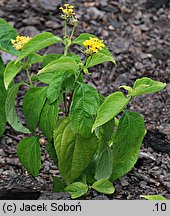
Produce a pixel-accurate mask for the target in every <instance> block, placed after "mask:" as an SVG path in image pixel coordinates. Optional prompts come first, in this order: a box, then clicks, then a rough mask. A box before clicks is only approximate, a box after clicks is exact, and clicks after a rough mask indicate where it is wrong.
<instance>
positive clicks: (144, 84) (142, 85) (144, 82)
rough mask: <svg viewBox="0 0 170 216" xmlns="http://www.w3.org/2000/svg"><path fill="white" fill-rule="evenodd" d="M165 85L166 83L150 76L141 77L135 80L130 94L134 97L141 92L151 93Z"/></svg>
mask: <svg viewBox="0 0 170 216" xmlns="http://www.w3.org/2000/svg"><path fill="white" fill-rule="evenodd" d="M165 87H166V83H162V82H158V81H154V80H152V79H150V78H147V77H143V78H141V79H137V80H136V81H135V83H134V89H133V91H132V93H131V96H132V97H136V96H139V95H142V94H152V93H155V92H157V91H160V90H162V89H163V88H165Z"/></svg>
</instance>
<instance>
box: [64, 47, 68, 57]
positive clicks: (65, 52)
mask: <svg viewBox="0 0 170 216" xmlns="http://www.w3.org/2000/svg"><path fill="white" fill-rule="evenodd" d="M67 53H68V46H67V45H66V46H65V49H64V56H67Z"/></svg>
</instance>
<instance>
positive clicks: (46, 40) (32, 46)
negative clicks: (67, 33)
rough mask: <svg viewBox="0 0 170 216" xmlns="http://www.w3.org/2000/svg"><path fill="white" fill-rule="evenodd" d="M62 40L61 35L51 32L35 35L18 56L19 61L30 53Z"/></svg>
mask: <svg viewBox="0 0 170 216" xmlns="http://www.w3.org/2000/svg"><path fill="white" fill-rule="evenodd" d="M60 41H62V39H61V38H60V37H57V36H54V35H53V34H51V33H50V32H43V33H41V34H38V35H36V36H34V37H33V38H32V39H31V40H30V41H28V43H27V44H25V46H24V47H23V49H22V50H21V52H20V54H19V56H18V59H17V62H19V61H20V60H21V59H23V58H25V57H27V56H28V55H30V54H33V53H35V52H36V51H38V50H41V49H43V48H45V47H47V46H50V45H52V44H54V43H58V42H60Z"/></svg>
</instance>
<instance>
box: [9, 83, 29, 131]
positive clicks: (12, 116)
mask: <svg viewBox="0 0 170 216" xmlns="http://www.w3.org/2000/svg"><path fill="white" fill-rule="evenodd" d="M22 84H25V83H23V82H20V83H18V84H16V85H14V86H12V87H11V88H10V89H9V91H8V94H7V98H6V103H5V113H6V118H7V121H8V123H9V124H10V125H11V126H12V127H13V128H14V129H15V130H16V131H19V132H22V133H30V131H29V130H28V129H27V128H25V127H24V126H23V125H22V123H21V122H20V120H19V118H18V116H17V113H16V110H15V98H16V95H17V93H18V89H19V87H20V86H21V85H22Z"/></svg>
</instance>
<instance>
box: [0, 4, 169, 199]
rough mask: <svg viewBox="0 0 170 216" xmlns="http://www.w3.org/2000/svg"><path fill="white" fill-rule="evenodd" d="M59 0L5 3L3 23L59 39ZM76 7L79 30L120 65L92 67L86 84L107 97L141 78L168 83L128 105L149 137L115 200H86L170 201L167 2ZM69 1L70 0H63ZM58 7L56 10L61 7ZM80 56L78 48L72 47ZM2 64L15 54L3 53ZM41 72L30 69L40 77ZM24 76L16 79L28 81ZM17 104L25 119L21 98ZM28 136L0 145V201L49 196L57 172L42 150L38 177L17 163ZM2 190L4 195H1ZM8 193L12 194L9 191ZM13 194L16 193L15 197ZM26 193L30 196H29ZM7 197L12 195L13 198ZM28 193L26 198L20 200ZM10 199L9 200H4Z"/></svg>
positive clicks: (0, 10)
mask: <svg viewBox="0 0 170 216" xmlns="http://www.w3.org/2000/svg"><path fill="white" fill-rule="evenodd" d="M62 2H63V1H59V0H47V1H46V0H36V1H35V0H20V1H19V0H9V1H5V0H0V17H2V18H4V19H5V20H6V21H9V22H10V23H11V24H12V25H14V27H15V28H16V29H17V30H18V31H19V32H20V34H23V35H30V36H33V35H35V34H38V33H40V32H42V31H50V32H52V33H54V34H57V35H62V22H61V19H60V16H59V10H58V8H59V4H60V3H62ZM68 2H69V3H72V4H74V5H75V6H76V10H77V13H78V19H79V26H78V31H77V35H79V33H81V32H87V33H92V34H95V35H96V36H98V37H100V38H102V39H104V41H105V42H106V44H107V45H108V47H109V49H110V50H111V52H112V53H113V55H114V56H115V59H116V61H117V65H116V67H115V66H113V65H112V64H110V63H106V64H104V65H100V66H98V67H96V68H93V69H91V75H90V76H88V77H87V81H89V82H90V83H91V84H93V85H94V86H96V87H97V88H98V90H99V91H100V92H101V93H102V94H104V95H108V94H109V93H113V92H114V91H116V90H117V89H118V87H119V86H120V85H132V84H133V82H134V80H135V79H136V78H140V77H142V76H147V77H150V78H153V79H155V80H159V81H162V82H166V83H167V88H166V89H165V90H163V91H161V92H159V93H156V94H154V95H147V96H142V97H139V98H137V99H135V100H134V101H133V102H131V104H130V106H129V109H131V110H135V111H138V112H140V113H141V114H142V115H143V116H144V117H145V123H146V127H147V129H148V134H147V135H146V138H145V140H144V142H143V145H142V147H141V153H140V157H139V160H138V162H137V163H136V165H135V167H134V169H133V170H132V171H131V172H130V173H129V174H127V175H126V176H124V177H123V178H122V179H120V180H118V181H116V182H114V185H115V188H116V192H115V193H114V194H113V195H111V196H103V195H99V194H97V193H96V192H94V191H90V192H89V194H88V195H87V197H83V198H82V199H139V196H140V195H141V194H162V195H164V196H165V197H167V198H168V199H170V58H169V57H170V9H169V7H168V4H169V0H164V1H159V0H148V1H147V2H146V0H126V1H124V0H119V1H114V0H96V1H90V0H82V1H68ZM65 3H66V2H65ZM56 8H57V9H56ZM74 50H75V51H76V52H77V51H78V49H77V48H76V47H75V48H74ZM62 51H63V50H62V47H49V48H47V49H46V50H44V51H43V52H45V53H49V52H57V53H61V52H62ZM2 56H3V59H4V61H5V62H7V61H8V60H10V59H11V56H9V55H6V54H4V53H2ZM35 70H37V66H36V67H35V68H33V71H34V72H35ZM24 78H25V75H24V74H20V75H19V76H18V77H17V78H16V81H19V80H21V79H24ZM23 91H24V89H21V90H20V93H19V98H18V101H17V103H16V104H17V108H18V112H19V114H20V116H21V118H22V113H21V111H20V110H21V105H22V100H21V99H22V93H23ZM22 136H23V135H21V134H17V133H16V132H15V131H14V130H12V129H11V127H10V126H7V128H6V132H5V134H4V136H3V138H2V140H1V142H0V190H1V196H0V197H1V198H2V199H5V198H15V199H17V198H18V199H22V198H28V199H31V198H34V199H38V197H39V196H40V194H41V192H42V191H47V190H49V191H52V189H53V188H52V177H53V176H55V175H57V174H58V170H57V167H56V166H54V165H53V162H52V161H51V160H50V159H49V157H48V155H47V153H46V152H45V148H44V146H42V160H43V164H42V169H41V172H40V175H39V176H38V177H37V178H32V177H31V176H27V175H26V174H25V171H24V170H23V167H22V166H21V164H20V163H19V162H18V159H17V155H16V146H17V143H18V142H19V140H20V139H21V138H22ZM2 189H3V192H2ZM4 189H8V190H9V193H7V191H6V190H4ZM16 192H19V193H18V194H17V196H16ZM25 192H27V193H25ZM9 194H10V196H9ZM23 195H24V196H23ZM7 196H8V197H7ZM45 197H46V198H49V199H67V198H68V196H66V195H63V194H59V195H56V194H55V195H54V194H53V195H50V194H43V198H44V199H45Z"/></svg>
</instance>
